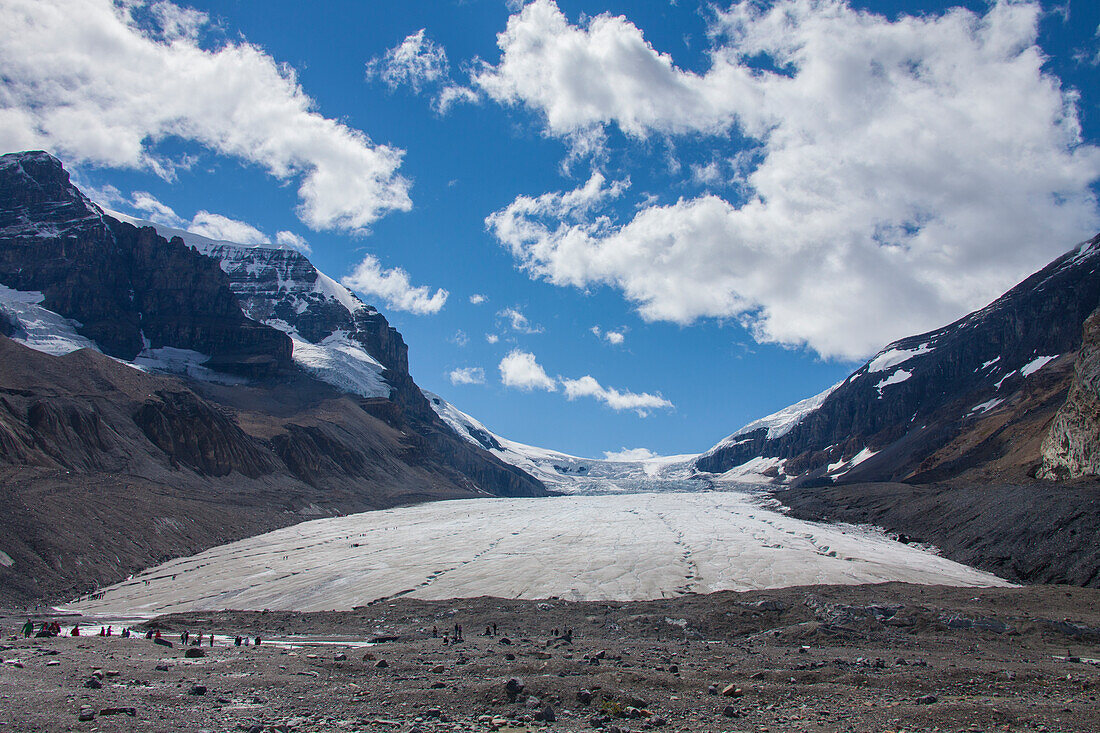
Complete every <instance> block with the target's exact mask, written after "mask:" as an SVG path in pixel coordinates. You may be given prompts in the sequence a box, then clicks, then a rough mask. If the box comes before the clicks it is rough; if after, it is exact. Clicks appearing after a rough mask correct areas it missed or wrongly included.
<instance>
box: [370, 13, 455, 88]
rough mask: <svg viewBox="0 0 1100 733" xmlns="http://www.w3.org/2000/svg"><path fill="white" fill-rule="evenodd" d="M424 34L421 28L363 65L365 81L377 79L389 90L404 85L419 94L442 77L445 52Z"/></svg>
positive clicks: (445, 72) (444, 73)
mask: <svg viewBox="0 0 1100 733" xmlns="http://www.w3.org/2000/svg"><path fill="white" fill-rule="evenodd" d="M424 31H425V29H424V28H421V29H420V30H418V31H417V32H416V33H413V34H412V35H409V36H407V37H406V38H405V40H404V41H402V42H401V43H399V44H397V45H396V46H394V47H393V48H391V49H389V50H388V51H386V53H385V55H383V56H381V57H377V58H373V59H371V60H370V61H369V62H367V78H368V79H371V78H378V79H381V80H382V81H383V82H385V83H386V85H387V86H388V87H389V88H390V89H396V88H397V87H399V86H401V85H407V86H410V87H412V89H413V91H416V92H419V91H420V90H421V88H423V86H424V85H425V84H430V83H432V82H436V81H439V80H440V79H442V78H443V77H445V76H446V75H447V68H448V64H447V52H446V50H444V48H443V47H442V46H440V45H439V44H438V43H436V42H435V41H433V40H432V39H430V38H428V37H427V36H426V35H425V33H424Z"/></svg>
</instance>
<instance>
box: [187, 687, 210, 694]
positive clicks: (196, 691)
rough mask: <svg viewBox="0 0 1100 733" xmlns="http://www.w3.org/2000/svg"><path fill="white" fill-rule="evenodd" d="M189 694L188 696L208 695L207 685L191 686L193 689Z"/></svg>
mask: <svg viewBox="0 0 1100 733" xmlns="http://www.w3.org/2000/svg"><path fill="white" fill-rule="evenodd" d="M187 694H188V695H205V694H206V686H205V685H191V689H190V690H188V691H187Z"/></svg>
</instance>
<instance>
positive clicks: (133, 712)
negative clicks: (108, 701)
mask: <svg viewBox="0 0 1100 733" xmlns="http://www.w3.org/2000/svg"><path fill="white" fill-rule="evenodd" d="M99 714H100V715H129V716H130V717H131V718H133V717H135V716H137V708H103V709H102V710H100V711H99Z"/></svg>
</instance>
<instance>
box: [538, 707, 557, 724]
mask: <svg viewBox="0 0 1100 733" xmlns="http://www.w3.org/2000/svg"><path fill="white" fill-rule="evenodd" d="M533 717H534V718H535V720H536V721H538V722H540V723H553V722H554V721H555V720H557V719H558V718H557V715H555V714H554V708H552V707H550V706H549V705H547V706H546V707H544V708H543V709H542V710H540V711H538V712H537V713H535V715H534V716H533Z"/></svg>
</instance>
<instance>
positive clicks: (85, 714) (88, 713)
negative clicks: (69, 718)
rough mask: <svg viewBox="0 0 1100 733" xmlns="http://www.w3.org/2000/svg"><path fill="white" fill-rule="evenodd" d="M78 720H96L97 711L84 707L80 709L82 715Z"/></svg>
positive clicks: (78, 716)
mask: <svg viewBox="0 0 1100 733" xmlns="http://www.w3.org/2000/svg"><path fill="white" fill-rule="evenodd" d="M76 719H77V720H80V721H83V722H87V721H89V720H95V710H93V709H92V708H89V707H82V708H80V714H79V715H77V716H76Z"/></svg>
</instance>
